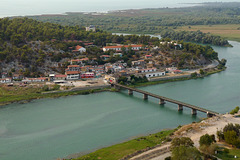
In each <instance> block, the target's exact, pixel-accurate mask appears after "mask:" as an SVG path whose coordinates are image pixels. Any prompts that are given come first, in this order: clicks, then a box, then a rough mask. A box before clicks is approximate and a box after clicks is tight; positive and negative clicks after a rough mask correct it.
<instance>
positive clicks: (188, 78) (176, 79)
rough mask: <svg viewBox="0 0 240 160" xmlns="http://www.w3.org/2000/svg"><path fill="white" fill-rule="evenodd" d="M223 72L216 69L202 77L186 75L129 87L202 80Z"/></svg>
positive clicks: (223, 69)
mask: <svg viewBox="0 0 240 160" xmlns="http://www.w3.org/2000/svg"><path fill="white" fill-rule="evenodd" d="M225 70H226V67H224V68H222V69H217V68H216V69H213V70H210V71H207V72H205V74H203V75H200V74H199V75H198V76H191V74H188V75H187V76H186V75H182V77H181V76H176V77H177V78H169V79H164V80H159V81H148V82H144V83H136V84H132V85H130V87H143V86H149V85H156V84H162V83H168V82H176V81H185V80H191V79H197V78H204V77H207V76H209V75H212V74H215V73H219V72H222V71H225ZM163 78H164V77H163Z"/></svg>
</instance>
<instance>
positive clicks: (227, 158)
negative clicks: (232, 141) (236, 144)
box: [216, 149, 240, 160]
mask: <svg viewBox="0 0 240 160" xmlns="http://www.w3.org/2000/svg"><path fill="white" fill-rule="evenodd" d="M216 156H217V157H218V158H221V159H224V160H240V149H230V150H229V153H226V152H223V151H220V152H218V154H217V155H216ZM234 156H237V158H234Z"/></svg>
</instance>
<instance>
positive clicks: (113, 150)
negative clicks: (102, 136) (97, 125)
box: [77, 130, 174, 160]
mask: <svg viewBox="0 0 240 160" xmlns="http://www.w3.org/2000/svg"><path fill="white" fill-rule="evenodd" d="M173 132H174V130H168V131H162V132H159V133H156V134H150V135H148V136H144V137H139V138H136V139H133V140H130V141H127V142H124V143H120V144H116V145H113V146H110V147H106V148H102V149H99V150H97V151H95V152H93V153H90V154H87V155H84V156H82V157H80V158H78V159H77V160H95V159H107V160H115V159H121V158H123V157H124V156H127V155H129V154H132V153H134V152H136V151H139V150H142V149H145V148H147V147H153V146H156V145H157V144H160V143H161V142H162V141H164V140H166V137H167V136H169V135H170V134H171V133H173Z"/></svg>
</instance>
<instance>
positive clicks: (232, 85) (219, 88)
mask: <svg viewBox="0 0 240 160" xmlns="http://www.w3.org/2000/svg"><path fill="white" fill-rule="evenodd" d="M231 44H232V45H233V46H234V47H233V48H224V47H214V49H215V50H216V51H217V52H218V53H219V57H220V58H226V59H227V67H228V68H227V70H226V71H223V72H221V73H217V74H214V75H211V76H208V77H205V78H202V79H194V80H188V81H179V82H171V83H165V84H159V85H154V86H147V87H141V89H143V90H146V91H150V92H153V93H156V94H159V95H163V96H166V97H170V98H175V99H177V100H181V101H184V102H187V103H190V104H194V105H199V106H200V107H205V108H208V109H210V110H214V111H217V112H220V113H225V112H228V111H229V110H231V109H233V108H234V107H236V106H237V105H239V99H240V83H239V79H240V74H239V72H240V65H239V61H240V52H239V51H240V43H238V42H231ZM201 117H206V115H205V114H201V113H199V114H198V116H197V117H193V116H191V114H190V110H188V109H184V111H183V112H182V113H178V112H177V105H174V104H170V103H166V104H165V105H164V106H160V105H158V101H157V100H155V99H151V98H150V99H149V100H148V101H144V100H142V95H141V94H134V95H133V96H128V95H127V92H126V91H122V92H120V93H115V92H111V93H110V92H103V93H97V94H90V95H79V96H69V97H62V98H57V99H41V100H34V101H32V102H30V103H27V104H11V105H7V106H5V107H3V108H1V109H0V159H1V160H9V159H10V160H15V159H24V160H32V159H34V160H43V159H44V160H53V159H56V158H59V157H61V158H63V157H66V156H68V155H71V154H74V153H79V152H89V151H93V150H95V149H98V148H101V147H105V146H109V145H112V144H116V143H119V142H123V141H126V140H128V139H131V138H134V137H136V136H140V135H146V134H148V133H154V132H157V131H160V130H162V129H164V128H175V127H177V126H178V125H183V124H187V123H191V122H193V121H199V120H200V118H201Z"/></svg>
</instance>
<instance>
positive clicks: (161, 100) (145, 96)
mask: <svg viewBox="0 0 240 160" xmlns="http://www.w3.org/2000/svg"><path fill="white" fill-rule="evenodd" d="M111 86H112V87H115V88H116V89H121V88H123V89H127V90H128V94H129V95H133V92H138V93H142V94H143V99H148V96H151V97H154V98H157V99H159V104H160V105H163V104H165V101H167V102H171V103H174V104H177V105H178V111H182V110H183V107H187V108H190V109H192V115H197V111H200V112H203V113H206V114H207V117H212V116H219V115H220V114H219V113H217V112H214V111H210V110H208V109H205V108H201V107H198V106H195V105H191V104H187V103H184V102H181V101H178V100H174V99H171V98H167V97H163V96H159V95H156V94H153V93H150V92H146V91H143V90H140V89H137V88H132V87H128V86H125V85H121V84H118V83H111Z"/></svg>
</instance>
